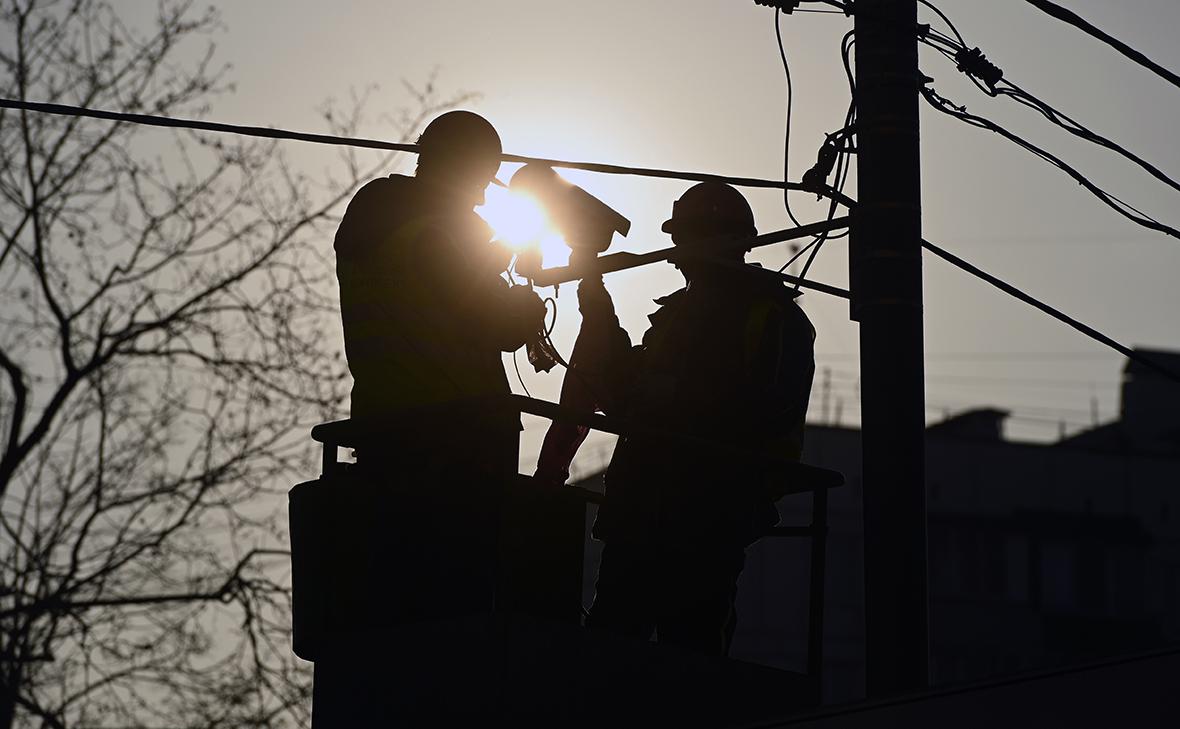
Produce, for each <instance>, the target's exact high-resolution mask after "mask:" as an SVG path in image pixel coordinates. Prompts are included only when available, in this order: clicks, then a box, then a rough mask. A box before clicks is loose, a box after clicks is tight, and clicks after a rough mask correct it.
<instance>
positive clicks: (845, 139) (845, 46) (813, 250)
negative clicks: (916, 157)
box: [779, 31, 856, 290]
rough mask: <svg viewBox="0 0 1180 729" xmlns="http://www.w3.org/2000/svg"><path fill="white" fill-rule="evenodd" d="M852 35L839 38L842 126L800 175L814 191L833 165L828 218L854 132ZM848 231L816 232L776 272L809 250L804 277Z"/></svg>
mask: <svg viewBox="0 0 1180 729" xmlns="http://www.w3.org/2000/svg"><path fill="white" fill-rule="evenodd" d="M855 42H856V41H855V35H854V32H853V31H849V32H847V33H845V34H844V38H843V39H842V40H841V41H840V57H841V60H842V62H843V65H844V74H845V76H846V77H847V80H848V94H849V97H850V98H849V103H848V111H847V113H846V114H845V115H844V128H843V129H841V130H840V131H838V132H836V133H834V134H829V135H828V137H827V139H826V140H825V141H824V145H823V147H821V148H820V153H819V158H818V159H817V161H816V164H815V166H814V167H812V168H811V169H810V170H808V171H807V172H806V173H804V175H803V184H804V185H805V186H808V187H810V188H814V189H815V190H816V191H818V190H820V189H823V188H826V187H827V177H828V174H829V173H830V172H831V170H832V167H833V166H834V167H835V173H836V176H835V180H836V186H835V188H833V191H834V193H835V194H834V195H832V196H831V197H830V201H831V203H830V205H829V206H828V215H827V219H828V220H829V221H830V220H832V219H833V218H834V217H835V216H836V209H837V205H839V204H840V198H842V197H843V196H844V186H845V184H846V183H847V182H848V173H849V170H850V169H851V168H852V165H851V160H850V159H849V155H850V154H851V150H852V148H853V146H852V136H853V134H854V133H855V124H856V77H855V75H854V74H853V73H852V61H851V57H850V56H851V52H852V46H853V45H854V44H855ZM845 204H847V203H845ZM846 235H848V232H847V231H845V232H844V233H841V234H839V235H836V236H832V235H831V234H830V233H828V232H827V231H825V232H823V233H820V234H819V235H817V236H815V238H813V239H812V241H811V242H810V243H808V244H807V245H806V246H804V247H803V248H801V249H800V250H799V251H797V252H796V253H795V255H793V256H791V258H790V259H788V260H787V262H786V263H784V264H783V266H782V267H781V268H779V272H780V273H781V272H783V271H785V270H786V269H787V267H789V266H790V265H791V264H792V263H794V262H795V261H796V260H798V259H799V258H800V257H801V256H803V255H804V254H805V253H808V251H810V253H809V255H808V256H807V260H806V261H805V262H804V264H803V269H802V270H801V271H800V273H799V278H801V279H802V278H806V277H807V272H808V271H810V270H811V265H812V264H813V263H814V262H815V259H816V257H817V256H818V255H819V252H820V250H821V249H822V248H823V245H824V243H825V242H827V241H828V240H836V239H839V238H843V237H844V236H846ZM798 288H799V284H798V283H796V284H795V289H796V290H798Z"/></svg>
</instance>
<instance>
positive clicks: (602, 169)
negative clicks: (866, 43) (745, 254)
mask: <svg viewBox="0 0 1180 729" xmlns="http://www.w3.org/2000/svg"><path fill="white" fill-rule="evenodd" d="M0 109H21V110H25V111H33V112H38V113H41V114H53V115H56V116H70V117H88V118H91V119H105V120H108V121H114V122H124V123H128V124H138V125H143V126H153V127H167V128H173V129H192V130H195V131H202V132H216V133H219V134H239V135H243V136H247V137H262V138H266V139H288V140H292V141H297V142H310V143H312V144H328V145H335V146H342V147H362V148H366V149H384V150H390V151H395V152H409V153H412V154H417V153H418V145H416V144H409V143H405V142H388V141H385V140H381V139H365V138H362V137H345V136H338V135H334V134H313V133H309V132H298V131H292V130H289V129H276V128H273V127H258V126H247V125H239V124H223V123H220V122H208V121H201V120H197V119H180V118H176V117H168V116H157V115H153V114H133V113H129V112H116V111H105V110H102V109H90V108H87V107H82V106H70V105H67V104H47V103H43V102H36V101H20V100H18V99H4V98H0ZM500 159H501V160H503V161H504V162H520V163H523V164H528V163H530V162H533V163H537V164H543V165H546V166H549V167H560V168H563V169H574V170H585V171H587V172H598V173H602V174H607V175H630V176H633V177H657V178H663V179H671V180H687V181H689V182H723V183H726V184H729V185H734V186H736V187H754V188H764V189H772V190H784V189H785V190H806V191H807V192H813V193H816V194H817V195H821V196H823V197H828V198H833V199H836V200H838V201H839V202H840V203H841V204H847V202H846V201H847V198H846V197H844V196H842V195H835V194H834V193H835V191H833V190H828V189H820V190H816V189H811V188H809V187H808V186H806V185H803V184H802V183H798V182H784V181H782V180H768V179H764V178H758V177H735V176H731V175H715V174H709V173H704V172H686V171H680V170H666V169H658V168H653V167H628V166H624V165H614V164H602V163H598V162H574V161H569V160H559V159H549V158H545V157H528V156H525V155H519V154H502V155H500Z"/></svg>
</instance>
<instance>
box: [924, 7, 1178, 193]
mask: <svg viewBox="0 0 1180 729" xmlns="http://www.w3.org/2000/svg"><path fill="white" fill-rule="evenodd" d="M924 4H927V5H928V3H924ZM930 7H934V6H933V5H930ZM944 17H945V16H944ZM947 22H948V23H949V22H950V21H949V20H948V21H947ZM952 28H953V26H952ZM955 33H956V35H958V32H957V31H955ZM958 38H959V40H958V41H954V40H952V39H950V38H948V37H946V36H943V35H941V34H939V33H937V32H936V31H935V32H930V33H927V34H920V35H919V40H920V41H921V42H922V43H925V44H926V45H928V46H930V47H931V48H934V49H935V50H937V51H939V52H940V53H942V54H943V55H944V56H946V57H947V58H948V59H950V60H951V61H953V62H954V63H955V64H956V66H957V68H958V69H959V70H960V71H962V72H963V73H964V74H965V75H967V77H968V78H970V79H971V81H972V82H973V83H974V84H975V85H976V87H978V88H979V89H980V90H981V91H983V92H984V93H985V94H987V95H988V96H994V97H1000V96H1004V97H1008V98H1011V99H1013V100H1014V101H1016V102H1017V103H1020V104H1022V105H1024V106H1027V107H1029V108H1030V109H1033V110H1034V111H1036V112H1037V113H1039V114H1041V115H1042V116H1044V117H1045V118H1046V119H1048V120H1049V121H1050V122H1052V123H1053V124H1055V125H1057V126H1058V127H1060V128H1062V129H1064V130H1065V131H1067V132H1069V133H1070V134H1072V135H1073V136H1075V137H1077V138H1079V139H1082V140H1084V141H1087V142H1090V143H1092V144H1096V145H1098V146H1100V147H1103V148H1105V149H1109V150H1110V151H1112V152H1114V153H1115V154H1118V155H1119V156H1121V157H1123V158H1124V159H1126V160H1128V161H1130V162H1132V163H1133V164H1135V165H1137V166H1138V167H1139V168H1141V169H1142V170H1144V171H1145V172H1147V173H1148V174H1150V175H1151V176H1152V177H1154V178H1155V179H1157V180H1159V181H1160V182H1162V183H1164V184H1165V185H1167V186H1168V187H1171V188H1172V189H1173V190H1176V191H1177V192H1180V182H1177V181H1176V180H1174V179H1172V178H1171V177H1169V176H1168V175H1167V174H1166V173H1164V172H1163V171H1162V170H1160V169H1159V168H1158V167H1156V166H1155V165H1153V164H1152V163H1150V162H1148V161H1147V160H1145V159H1143V158H1142V157H1140V156H1139V155H1137V154H1135V153H1134V152H1131V151H1130V150H1128V149H1127V148H1125V147H1123V146H1122V145H1120V144H1118V143H1117V142H1115V141H1113V140H1111V139H1109V138H1107V137H1104V136H1102V135H1101V134H1098V133H1097V132H1094V131H1093V130H1091V129H1089V128H1088V127H1086V126H1085V125H1084V124H1082V123H1081V122H1079V121H1077V120H1076V119H1073V118H1072V117H1070V116H1069V115H1067V114H1065V113H1064V112H1062V111H1060V110H1059V109H1056V108H1054V107H1053V106H1051V105H1050V104H1049V103H1047V102H1045V101H1042V100H1041V99H1039V98H1037V97H1036V96H1034V95H1033V94H1031V93H1029V92H1028V91H1026V90H1024V89H1023V88H1021V87H1019V86H1017V85H1016V84H1015V83H1014V82H1012V81H1011V80H1009V79H1006V78H1004V72H1003V71H1002V70H1001V69H1000V68H999V67H998V66H996V65H995V64H994V63H992V62H991V61H989V60H987V57H986V56H985V55H984V54H983V52H982V51H980V50H979V49H978V48H968V47H967V44H966V43H965V42H963V40H962V36H958Z"/></svg>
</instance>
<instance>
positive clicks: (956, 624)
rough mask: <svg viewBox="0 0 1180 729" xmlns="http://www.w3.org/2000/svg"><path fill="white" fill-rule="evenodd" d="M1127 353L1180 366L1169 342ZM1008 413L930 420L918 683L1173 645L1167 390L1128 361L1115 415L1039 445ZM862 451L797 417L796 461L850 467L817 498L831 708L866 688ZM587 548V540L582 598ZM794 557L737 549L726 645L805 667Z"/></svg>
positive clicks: (1170, 401) (800, 575) (1177, 603)
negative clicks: (843, 481)
mask: <svg viewBox="0 0 1180 729" xmlns="http://www.w3.org/2000/svg"><path fill="white" fill-rule="evenodd" d="M1140 352H1141V353H1142V354H1144V355H1146V356H1149V357H1151V358H1152V359H1154V360H1156V361H1158V362H1159V363H1160V364H1162V365H1165V366H1166V367H1170V368H1173V369H1180V353H1168V352H1158V351H1144V350H1140ZM1006 416H1007V413H1006V412H1005V411H1003V410H997V409H993V408H980V409H976V410H971V411H968V412H963V413H960V414H957V415H954V416H952V417H949V418H947V419H945V420H944V421H942V422H939V423H935V424H933V425H931V426H929V427H928V429H927V442H926V459H927V462H926V468H927V498H928V509H929V522H928V524H929V555H930V609H931V672H932V683H934V684H936V685H937V684H950V683H959V682H964V681H973V680H978V679H986V678H989V677H997V676H1001V675H1005V674H1012V673H1017V672H1022V671H1028V670H1033V669H1044V668H1053V667H1060V666H1066V665H1072V664H1077V663H1080V662H1085V661H1090V660H1095V659H1100V658H1103V657H1108V656H1113V655H1119V654H1126V653H1133V652H1137V651H1143V650H1148V649H1152V648H1155V647H1160V646H1164V645H1168V644H1174V643H1180V385H1177V384H1175V383H1173V382H1171V381H1169V380H1167V379H1166V378H1163V377H1161V376H1159V375H1157V374H1156V373H1155V372H1154V371H1153V370H1151V369H1148V368H1145V367H1143V366H1142V365H1139V364H1136V363H1134V362H1130V363H1128V364H1127V365H1126V367H1125V369H1124V378H1123V383H1122V396H1121V408H1120V413H1119V417H1118V419H1116V420H1114V421H1111V422H1109V423H1104V424H1100V425H1098V426H1096V427H1094V428H1092V429H1090V430H1087V431H1084V432H1081V433H1077V434H1075V435H1072V436H1069V437H1067V438H1063V439H1061V440H1059V441H1058V442H1054V443H1048V444H1042V443H1025V442H1014V441H1010V440H1007V439H1006V438H1005V437H1004V435H1003V424H1004V420H1005V417H1006ZM860 453H861V434H860V431H859V430H858V429H856V428H851V427H839V426H832V425H810V426H809V427H808V432H807V437H806V443H805V450H804V456H803V460H804V461H805V462H807V463H811V464H814V465H817V466H821V467H824V468H830V469H834V470H838V471H841V472H843V473H844V474H845V476H846V478H847V485H846V486H844V487H843V488H839V489H834V490H833V491H832V492H831V495H830V500H829V514H830V516H829V523H830V533H829V539H828V554H827V579H826V585H827V587H826V608H825V630H824V652H825V664H824V683H825V691H824V697H825V701H826V702H829V703H830V702H840V701H847V700H852V699H856V698H859V697H862V696H864V587H863V585H864V573H863V536H862V512H861V479H860ZM600 480H601V479H600V477H598V476H594V477H590V478H588V479H585V480H583V481H582V482H580V483H579V485H581V486H584V487H590V488H596V487H599V486H600ZM809 499H810V496H809V495H806V494H802V495H794V496H788V497H786V498H785V499H784V500H783V501H782V502H780V504H779V506H780V511H781V512H782V514H783V523H787V524H791V523H803V522H805V521H806V517H807V515H808V513H809V510H810V504H809ZM594 558H595V549H594V544H592V543H591V544H589V545H588V549H587V563H588V564H587V569H586V575H587V577H586V590H587V598H588V597H589V595H590V594H591V593H590V590H592V587H593V585H592V582H593V574H594V570H593V566H594V565H593V561H594ZM807 566H808V554H807V544H806V542H805V541H802V540H784V539H772V538H766V539H763V540H761V541H760V542H759V543H758V544H756V545H755V546H754V547H752V548H751V550H750V552H749V557H748V560H747V566H746V570H745V572H744V573H743V576H742V580H741V583H740V592H739V601H738V607H739V623H738V630H737V634H736V636H735V639H734V644H733V649H732V651H731V656H732V657H734V658H737V659H741V660H746V661H751V662H755V663H762V664H765V665H770V666H775V667H779V668H786V669H793V670H799V669H800V667H801V666H803V665H804V661H805V653H806V633H805V631H806V616H807V612H806V611H807V600H808V595H807Z"/></svg>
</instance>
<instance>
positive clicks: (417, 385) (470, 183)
mask: <svg viewBox="0 0 1180 729" xmlns="http://www.w3.org/2000/svg"><path fill="white" fill-rule="evenodd" d="M419 145H420V147H419V152H420V153H419V158H418V168H417V171H416V174H415V176H414V177H407V176H403V175H390V176H388V177H385V178H380V179H377V180H373V181H372V182H369V183H368V184H366V185H365V186H364V187H362V188H361V189H360V190H359V191H358V192H357V193H356V196H355V197H353V199H352V201H351V202H350V203H349V206H348V210H347V212H346V213H345V215H344V219H343V220H342V221H341V223H340V228H339V230H338V231H337V233H336V243H335V248H336V274H337V278H338V279H339V282H340V305H341V315H342V318H343V322H344V343H345V351H346V353H347V356H348V367H349V369H350V370H351V372H352V375H353V379H354V386H353V390H352V419H353V421H354V422H357V423H358V424H361V425H363V426H364V428H365V429H366V431H367V432H368V434H369V435H368V436H367V437H366V440H365V442H364V443H363V444H362V445H361V447H360V448H358V449H357V461H358V466H359V467H360V468H361V469H362V472H363V473H365V474H367V477H369V478H370V479H377V480H381V481H388V482H389V488H390V489H391V490H394V491H395V492H396V493H397V494H398V504H399V506H398V511H397V515H398V516H397V523H396V524H395V525H391V526H390V529H391V531H396V532H397V533H396V534H395V535H394V536H395V537H396V539H397V540H398V541H397V544H398V545H399V546H400V547H403V548H405V549H408V550H411V552H410V553H409V554H408V555H407V554H402V555H389V557H390V559H393V558H395V557H396V558H397V559H398V560H399V561H398V563H397V564H398V568H397V569H396V570H395V571H396V572H397V574H387V575H380V574H378V575H373V577H374V578H376V579H382V578H390V579H393V580H396V581H397V582H398V583H400V584H401V585H402V587H403V588H404V589H403V590H402V591H401V592H402V594H399V595H397V596H394V597H393V598H392V600H393V601H394V602H395V603H396V605H393V606H390V607H391V609H395V611H400V614H401V615H402V617H405V618H410V619H415V618H429V617H434V616H437V615H438V614H443V613H463V612H474V611H479V610H483V609H487V608H488V606H489V605H490V600H491V588H490V585H491V582H490V579H491V578H490V558H491V555H493V554H494V549H493V547H494V537H495V524H496V521H497V519H496V517H497V515H498V514H497V509H498V504H499V491H500V489H501V488H502V486H503V484H504V482H505V480H506V479H507V478H509V477H511V476H512V475H514V474H515V473H516V470H517V456H518V453H517V450H518V445H517V444H518V439H519V430H520V419H519V415H518V414H516V413H515V412H512V411H509V410H506V409H505V408H504V407H503V404H502V403H499V402H497V398H500V397H503V396H505V395H507V394H508V393H509V387H508V380H507V377H506V376H505V373H504V367H503V363H502V362H501V357H500V353H501V352H502V351H505V352H508V351H513V350H515V349H516V348H518V347H520V346H521V345H522V344H523V343H524V342H525V340H526V338H528V337H529V336H530V335H532V334H534V333H536V332H537V331H538V330H539V329H540V328H541V326H542V324H543V320H544V313H545V307H544V304H542V303H541V300H540V298H538V297H537V296H536V294H534V293H532V291H530V290H529V289H527V288H525V287H515V288H509V287H508V285H507V284H506V282H505V281H504V280H503V279H501V278H500V275H499V274H500V273H501V272H502V271H503V270H504V268H505V267H506V265H507V262H508V258H507V256H506V255H505V254H504V253H502V252H501V251H500V249H498V248H497V247H496V246H494V245H492V244H491V238H492V235H491V230H490V228H489V227H488V226H487V224H486V223H485V222H484V221H483V220H482V219H481V218H480V217H479V216H478V215H476V214H475V212H474V210H473V208H474V207H475V206H476V205H478V204H481V203H482V202H483V195H484V190H485V188H486V187H487V186H488V184H489V183H492V182H498V181H497V180H496V179H495V174H496V172H497V170H498V169H499V166H500V154H501V147H500V137H499V135H498V134H497V133H496V131H495V129H493V128H492V126H491V124H489V123H488V122H487V121H486V120H485V119H484V118H483V117H480V116H478V115H477V114H473V113H471V112H467V111H452V112H448V113H446V114H443V115H442V116H439V117H438V118H436V119H435V120H434V121H432V122H431V123H430V124H429V125H428V126H427V127H426V129H425V131H424V132H423V133H422V136H421V138H420V139H419ZM415 550H416V551H415ZM377 559H378V560H380V559H381V557H377Z"/></svg>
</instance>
